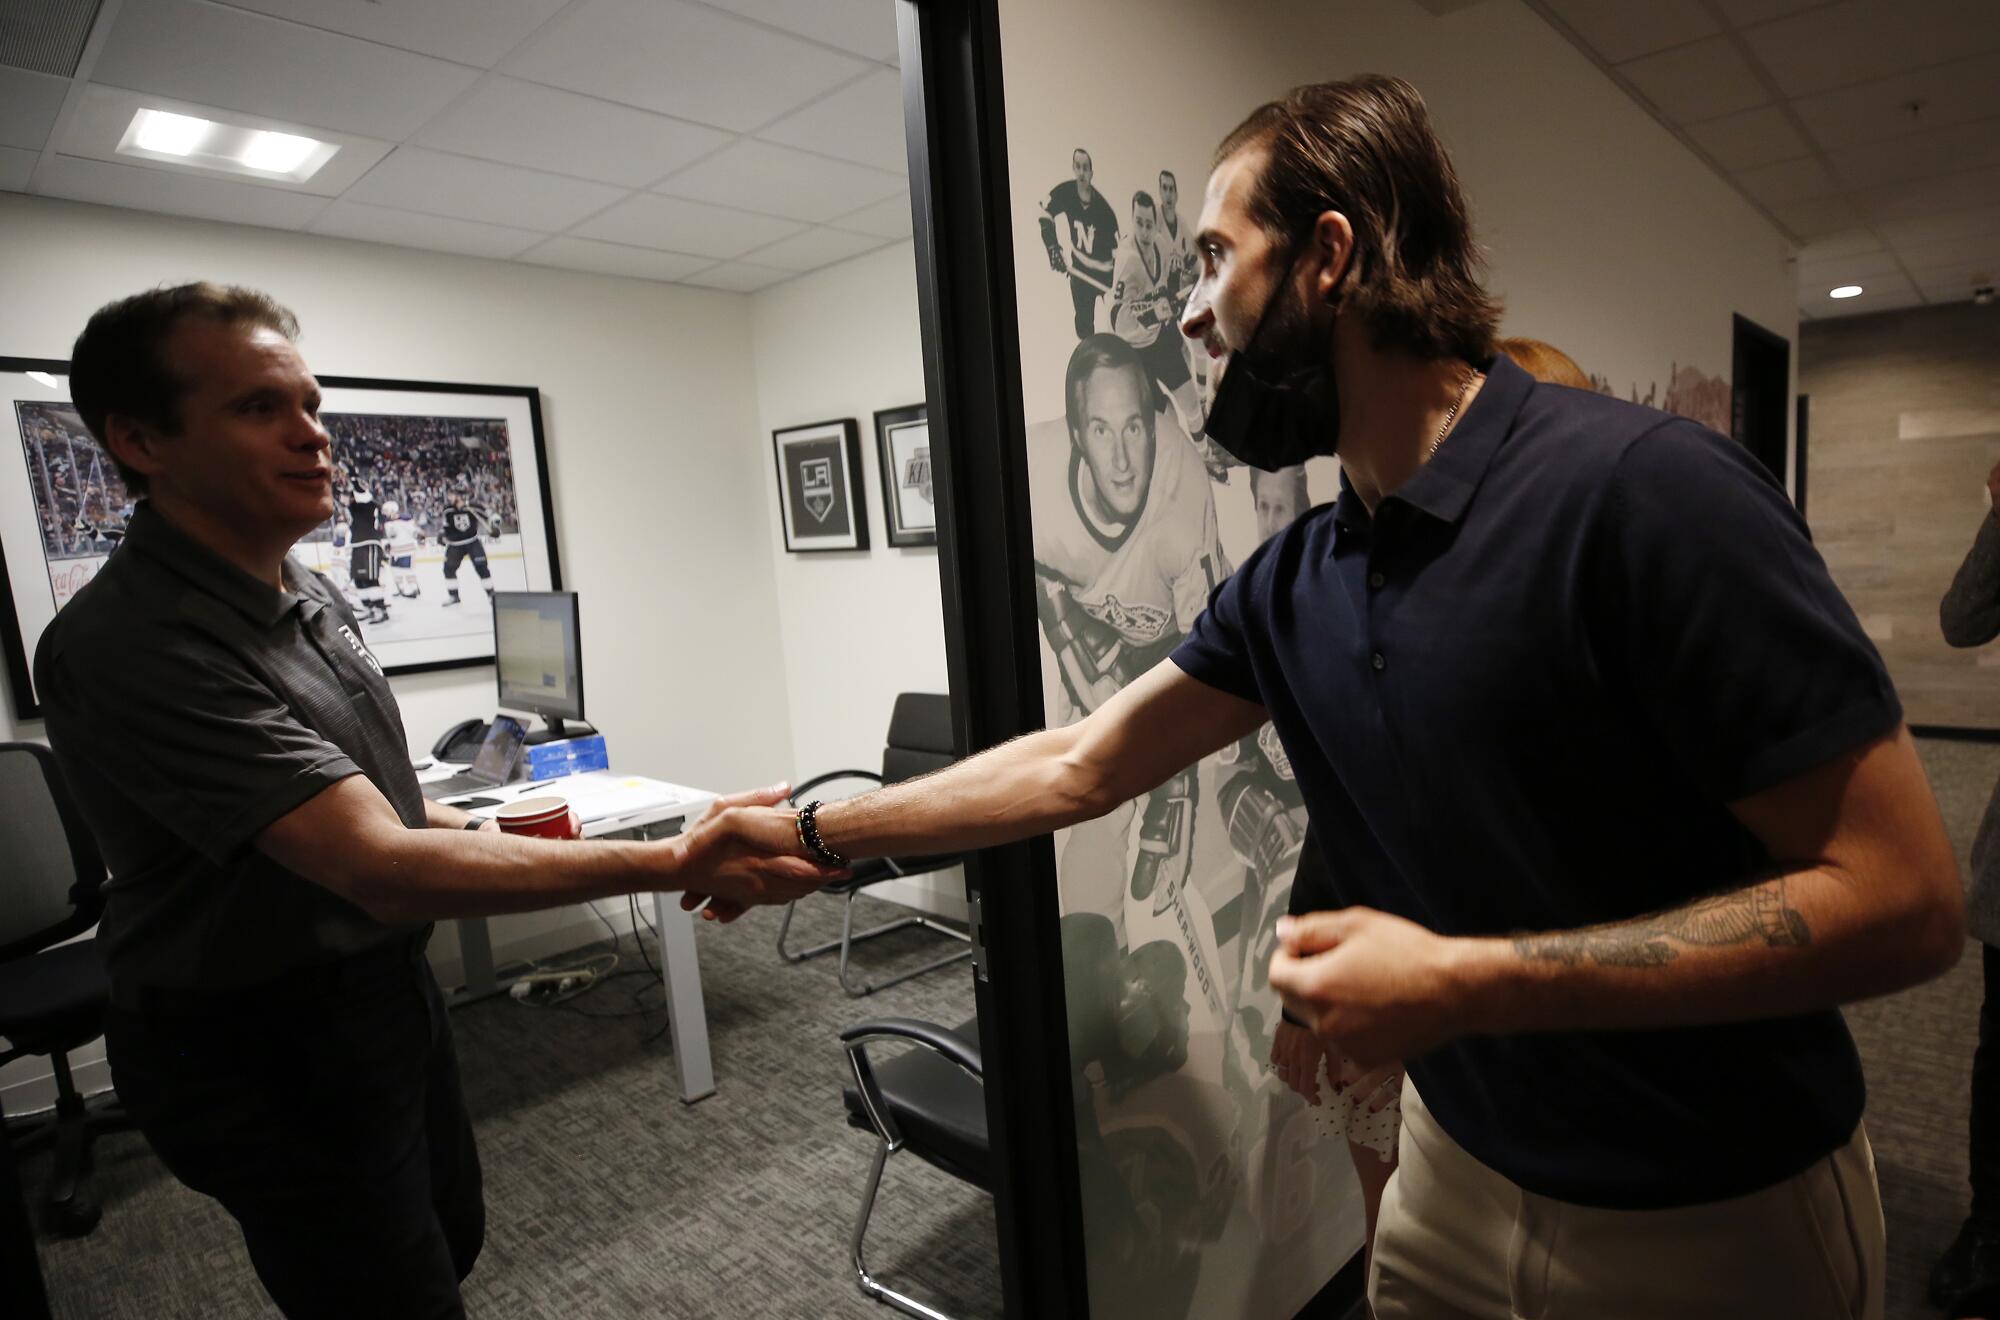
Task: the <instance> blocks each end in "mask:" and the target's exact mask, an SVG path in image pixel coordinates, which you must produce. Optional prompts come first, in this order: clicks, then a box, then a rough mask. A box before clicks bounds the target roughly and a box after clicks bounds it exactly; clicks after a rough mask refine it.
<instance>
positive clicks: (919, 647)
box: [750, 243, 965, 916]
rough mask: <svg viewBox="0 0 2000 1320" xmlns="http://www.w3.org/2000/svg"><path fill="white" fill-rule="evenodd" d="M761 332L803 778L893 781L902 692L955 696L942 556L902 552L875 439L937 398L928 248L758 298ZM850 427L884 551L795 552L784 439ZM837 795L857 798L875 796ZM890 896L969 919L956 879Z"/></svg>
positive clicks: (894, 251)
mask: <svg viewBox="0 0 2000 1320" xmlns="http://www.w3.org/2000/svg"><path fill="white" fill-rule="evenodd" d="M750 326H751V342H752V344H753V346H754V352H755V356H756V367H757V410H758V413H759V414H760V416H761V417H762V442H763V448H762V462H763V484H764V489H765V500H764V504H765V510H766V514H767V516H768V518H769V530H768V532H767V536H768V538H769V541H770V545H771V548H772V553H773V554H774V555H775V557H776V559H777V566H776V570H775V574H774V576H775V579H776V585H777V592H778V621H779V627H780V628H781V629H782V631H783V634H784V639H785V685H786V690H787V692H788V693H789V694H790V698H791V710H792V749H793V759H792V771H791V773H792V774H793V777H794V780H795V781H798V780H803V779H804V778H806V777H807V776H809V775H816V774H820V773H823V772H825V771H828V770H834V769H843V768H849V767H858V768H862V769H868V770H877V771H879V770H880V769H881V768H882V740H883V735H884V734H885V733H887V731H888V728H889V711H890V708H891V706H892V705H893V704H894V703H895V700H896V694H897V693H899V692H946V691H949V686H948V684H947V681H946V675H945V659H944V614H943V604H942V599H941V596H940V586H939V582H938V560H937V551H936V549H935V548H931V547H923V548H910V549H896V548H893V547H891V546H890V545H889V544H888V532H887V523H886V522H885V520H884V516H883V510H882V481H881V469H880V466H879V460H878V457H877V448H876V443H875V440H876V437H875V414H876V413H877V412H879V411H883V410H886V409H889V408H900V407H903V406H906V405H908V404H913V403H922V402H923V401H924V361H923V340H922V336H921V335H920V333H919V331H918V326H917V278H916V251H915V249H914V248H913V247H912V246H911V245H910V244H908V243H898V244H896V245H895V246H893V247H889V248H885V249H883V250H882V251H880V252H874V253H870V254H869V255H867V256H864V257H857V258H855V259H854V260H852V261H845V262H842V263H840V264H839V265H837V266H832V267H829V268H827V269H826V270H822V271H818V272H815V273H814V274H811V275H808V276H806V277H804V278H803V279H797V280H791V281H788V282H787V283H784V284H780V285H777V286H775V287H773V288H770V289H766V290H764V291H763V292H761V293H759V294H757V295H755V296H754V297H753V298H752V299H751V312H750ZM841 417H852V418H853V419H854V420H855V422H856V423H857V424H858V425H859V427H860V430H861V466H862V471H861V473H860V479H861V485H862V486H863V487H864V488H865V490H866V491H867V506H868V541H869V546H870V548H869V549H867V550H854V551H842V552H835V553H825V554H817V553H816V554H787V553H786V552H785V549H784V531H783V524H782V522H781V520H780V515H779V508H778V487H777V479H776V462H775V459H774V458H773V457H772V452H771V437H770V433H771V432H772V431H774V430H777V429H778V428H780V427H788V426H797V425H799V424H801V423H805V422H823V421H828V420H831V419H835V418H841ZM831 787H834V788H836V789H837V791H840V792H842V793H847V792H852V791H854V790H855V789H857V788H859V787H861V786H860V785H857V784H851V783H850V784H847V785H844V786H831ZM876 892H877V893H878V894H880V895H881V896H882V897H885V898H895V899H897V900H899V901H905V902H914V903H917V904H918V905H920V906H923V907H926V908H929V909H932V910H934V911H938V912H942V913H944V914H946V915H949V916H962V915H963V913H964V907H965V905H964V882H963V878H962V877H961V876H960V874H959V873H958V872H957V871H956V870H954V871H952V872H950V873H946V874H944V875H941V876H939V877H936V878H935V880H934V881H926V882H922V883H918V884H913V885H905V884H902V883H900V882H899V883H896V884H891V885H883V886H881V887H880V888H879V889H878V890H877V891H876Z"/></svg>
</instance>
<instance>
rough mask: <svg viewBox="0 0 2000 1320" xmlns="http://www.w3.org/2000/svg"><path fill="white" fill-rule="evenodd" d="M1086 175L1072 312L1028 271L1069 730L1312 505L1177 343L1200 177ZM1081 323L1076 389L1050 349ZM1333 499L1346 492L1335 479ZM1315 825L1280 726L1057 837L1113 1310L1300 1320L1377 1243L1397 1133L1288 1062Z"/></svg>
mask: <svg viewBox="0 0 2000 1320" xmlns="http://www.w3.org/2000/svg"><path fill="white" fill-rule="evenodd" d="M1194 159H1195V160H1199V159H1200V158H1199V157H1195V158H1194ZM1069 161H1070V167H1071V173H1072V177H1071V178H1070V179H1068V180H1065V181H1064V182H1062V183H1060V184H1058V185H1057V186H1056V187H1055V188H1054V189H1052V190H1051V191H1050V192H1049V193H1048V194H1047V196H1046V197H1045V198H1044V199H1043V200H1042V202H1041V203H1040V205H1039V206H1031V207H1027V208H1024V209H1023V212H1022V213H1021V214H1020V218H1019V221H1018V223H1020V224H1022V226H1023V228H1024V230H1025V234H1024V237H1029V238H1031V239H1032V240H1033V241H1036V242H1039V243H1040V245H1041V246H1042V248H1043V249H1044V251H1045V252H1046V254H1047V256H1048V264H1049V266H1050V268H1051V269H1052V270H1053V271H1056V272H1058V273H1060V274H1062V275H1063V276H1064V277H1065V280H1064V283H1065V284H1066V285H1067V288H1066V290H1064V291H1065V292H1066V293H1067V294H1068V295H1069V296H1068V297H1067V298H1065V299H1063V300H1062V301H1061V302H1058V301H1057V300H1056V299H1055V298H1054V297H1051V296H1049V295H1051V294H1053V293H1055V291H1056V288H1057V287H1059V286H1056V285H1055V283H1054V281H1052V280H1050V279H1049V278H1048V277H1047V276H1045V275H1041V274H1039V273H1036V272H1038V270H1039V266H1040V263H1039V262H1036V263H1034V264H1033V266H1030V265H1028V264H1026V263H1022V264H1019V265H1017V271H1018V272H1019V276H1018V283H1019V285H1020V286H1021V288H1022V290H1023V296H1022V298H1021V323H1022V340H1023V372H1024V375H1025V374H1026V373H1028V372H1031V371H1033V372H1037V373H1040V374H1039V375H1038V376H1037V377H1035V378H1034V379H1024V382H1023V383H1024V391H1023V393H1024V399H1025V400H1026V402H1027V404H1028V408H1029V412H1028V416H1029V418H1030V419H1031V420H1030V422H1029V425H1028V427H1027V432H1026V442H1027V463H1028V477H1029V492H1030V508H1031V512H1032V520H1033V529H1034V537H1033V542H1034V559H1035V574H1036V596H1035V598H1036V602H1037V606H1038V612H1039V617H1040V622H1041V635H1042V643H1043V646H1042V650H1043V673H1044V691H1045V693H1046V694H1047V697H1046V703H1047V708H1046V718H1047V720H1048V722H1049V723H1050V725H1052V726H1053V725H1058V724H1068V723H1072V722H1074V721H1076V720H1078V719H1081V718H1082V717H1083V716H1084V715H1086V714H1088V713H1089V712H1090V711H1092V710H1094V709H1096V708H1097V707H1098V706H1099V705H1100V704H1101V703H1102V702H1103V701H1104V700H1105V699H1106V698H1108V697H1109V696H1111V695H1112V694H1113V693H1115V692H1116V691H1118V689H1119V688H1121V687H1123V686H1124V685H1125V684H1126V683H1128V682H1130V681H1131V680H1132V679H1134V678H1136V677H1137V676H1138V675H1140V674H1142V673H1144V672H1145V671H1146V670H1147V669H1148V668H1149V667H1151V666H1152V665H1153V664H1155V663H1157V662H1158V661H1159V660H1160V659H1162V658H1164V657H1165V656H1166V655H1167V654H1169V653H1170V652H1171V651H1172V650H1173V648H1174V647H1175V645H1176V644H1177V643H1178V642H1180V640H1181V639H1182V637H1183V636H1184V635H1185V633H1186V631H1187V629H1188V627H1189V626H1190V625H1191V624H1192V623H1193V621H1194V619H1195V617H1196V616H1197V615H1198V614H1199V613H1200V612H1201V610H1202V608H1203V607H1204V606H1205V605H1206V603H1207V600H1208V596H1209V593H1210V592H1211V591H1212V590H1213V589H1214V588H1215V586H1216V584H1217V583H1219V582H1220V581H1222V579H1223V578H1224V577H1226V576H1227V575H1228V574H1229V573H1230V572H1231V570H1232V568H1233V566H1234V565H1235V564H1236V563H1238V562H1240V561H1241V560H1242V559H1243V558H1244V557H1245V556H1247V555H1248V554H1249V552H1250V551H1251V550H1252V549H1253V548H1255V546H1256V545H1257V543H1258V542H1259V541H1260V540H1262V539H1263V538H1264V537H1265V536H1268V535H1270V534H1272V533H1273V532H1275V531H1277V530H1279V529H1280V528H1282V527H1283V526H1285V525H1286V524H1287V523H1289V522H1290V521H1291V520H1292V519H1294V518H1296V517H1297V516H1298V515H1299V514H1301V513H1303V512H1304V511H1305V510H1306V509H1307V508H1308V507H1310V502H1311V501H1310V495H1309V492H1308V485H1307V476H1306V472H1305V470H1304V469H1303V468H1295V469H1290V470H1288V471H1286V472H1281V473H1261V472H1260V473H1254V474H1252V473H1250V472H1249V471H1248V470H1247V469H1243V468H1240V467H1236V466H1234V464H1233V463H1232V462H1229V461H1226V460H1223V459H1222V458H1221V457H1220V451H1211V447H1210V446H1209V445H1208V444H1207V443H1206V441H1205V438H1204V436H1203V434H1202V421H1203V418H1204V417H1205V415H1206V410H1207V405H1208V372H1207V366H1208V361H1207V354H1206V353H1205V352H1203V351H1201V350H1200V349H1199V348H1198V347H1196V346H1193V345H1191V344H1189V342H1188V341H1187V340H1186V339H1185V337H1184V336H1182V335H1181V333H1180V331H1179V327H1178V319H1179V314H1180V310H1181V307H1182V305H1183V304H1184V303H1185V301H1186V298H1187V295H1188V292H1189V291H1190V290H1191V289H1192V288H1193V285H1194V282H1195V278H1196V276H1197V274H1198V257H1197V254H1196V250H1195V246H1194V241H1193V240H1194V235H1193V232H1192V217H1191V216H1189V215H1188V214H1185V213H1183V212H1182V211H1181V208H1180V183H1179V180H1180V177H1181V170H1177V169H1175V168H1172V167H1171V166H1169V167H1166V168H1162V167H1161V165H1160V164H1159V162H1158V161H1157V160H1154V161H1146V160H1136V161H1123V160H1113V159H1112V158H1111V157H1110V155H1109V153H1108V152H1107V153H1106V155H1105V158H1104V160H1103V161H1102V167H1101V172H1100V163H1099V161H1098V160H1097V159H1096V158H1094V157H1093V156H1092V154H1091V152H1090V150H1089V149H1088V148H1087V147H1077V148H1076V149H1075V150H1073V151H1072V152H1071V153H1070V156H1069ZM1187 168H1188V167H1187V166H1185V165H1183V166H1182V169H1187ZM1188 177H1191V178H1203V177H1205V175H1203V174H1198V173H1189V174H1188ZM1114 182H1115V185H1116V188H1115V191H1114ZM1113 197H1117V198H1121V199H1123V205H1122V207H1120V208H1119V213H1114V211H1113V203H1112V201H1111V198H1113ZM1029 290H1032V291H1033V292H1032V295H1031V294H1030V293H1029V292H1028V291H1029ZM1063 325H1067V326H1068V327H1069V328H1070V329H1072V330H1074V331H1075V338H1074V339H1073V340H1070V339H1067V338H1066V339H1065V340H1064V342H1066V343H1069V344H1071V345H1072V346H1071V347H1070V348H1069V349H1068V351H1067V353H1066V355H1065V360H1064V361H1063V362H1062V363H1061V367H1060V374H1059V376H1058V374H1057V370H1056V367H1057V364H1056V362H1055V355H1054V353H1052V352H1047V351H1044V346H1047V347H1053V346H1052V345H1050V344H1049V338H1050V336H1051V335H1052V334H1056V333H1060V332H1059V331H1058V329H1057V327H1058V326H1063ZM1030 341H1033V347H1032V348H1031V347H1030ZM1038 358H1039V361H1037V359H1038ZM1058 380H1059V383H1060V394H1059V396H1056V394H1055V391H1054V389H1052V388H1051V387H1052V386H1054V385H1056V384H1057V382H1058ZM1055 397H1059V399H1060V403H1059V405H1058V410H1057V411H1055V412H1053V413H1052V412H1051V411H1049V410H1048V405H1049V403H1050V402H1053V401H1054V398H1055ZM1038 400H1039V401H1040V402H1038ZM1037 417H1040V418H1043V419H1045V420H1039V421H1037V420H1033V419H1035V418H1037ZM1325 466H1328V467H1329V468H1330V467H1331V464H1330V462H1329V463H1328V464H1326V465H1325ZM1316 480H1318V481H1320V482H1321V484H1322V489H1323V491H1324V497H1325V498H1331V496H1332V494H1333V490H1334V477H1333V474H1332V472H1331V471H1330V472H1329V473H1327V474H1325V475H1324V476H1318V477H1316ZM1305 827H1306V821H1305V812H1304V808H1303V805H1302V803H1301V799H1300V796H1299V793H1298V789H1297V787H1296V785H1295V783H1294V782H1293V780H1292V775H1291V766H1290V763H1289V762H1288V761H1287V759H1286V758H1285V755H1284V751H1283V748H1282V747H1280V746H1279V744H1278V742H1277V739H1276V738H1275V736H1272V734H1271V731H1270V729H1269V727H1268V726H1267V727H1266V728H1265V729H1264V730H1261V731H1260V732H1259V734H1257V735H1253V736H1251V737H1249V738H1246V739H1244V740H1243V742H1242V743H1241V744H1240V745H1238V746H1237V747H1234V748H1231V749H1228V750H1226V751H1225V752H1224V753H1222V754H1220V755H1218V756H1215V757H1211V758H1209V759H1208V760H1206V761H1203V762H1201V763H1200V764H1198V765H1194V766H1190V767H1188V768H1187V769H1186V770H1185V771H1183V772H1182V773H1181V774H1179V775H1177V776H1175V777H1174V778H1173V779H1171V780H1169V781H1168V782H1167V783H1166V784H1163V785H1162V786H1160V787H1159V788H1158V789H1155V790H1154V791H1153V792H1151V793H1149V794H1147V795H1146V796H1145V797H1144V798H1141V799H1140V800H1138V801H1135V802H1131V803H1128V804H1126V805H1125V806H1124V807H1123V808H1120V809H1119V810H1117V811H1114V812H1112V813H1111V814H1110V815H1108V816H1105V817H1103V818H1101V819H1099V820H1096V821H1091V822H1087V823H1085V824H1081V825H1078V826H1076V827H1074V828H1072V829H1070V830H1068V831H1066V832H1064V833H1063V834H1061V835H1059V836H1058V838H1057V872H1058V877H1059V884H1060V889H1061V909H1062V914H1063V915H1062V923H1061V934H1062V945H1063V964H1064V985H1065V994H1066V998H1067V1002H1068V1006H1069V1035H1070V1045H1071V1078H1072V1095H1073V1099H1074V1101H1075V1113H1076V1124H1077V1147H1078V1168H1079V1172H1080V1174H1081V1177H1082V1182H1083V1187H1082V1191H1083V1219H1084V1233H1085V1239H1086V1246H1087V1260H1088V1266H1089V1292H1090V1299H1091V1313H1092V1315H1093V1316H1097V1317H1126V1316H1130V1317H1135V1318H1136V1317H1144V1318H1145V1320H1178V1318H1179V1317H1191V1316H1203V1317H1208V1316H1245V1317H1248V1316H1269V1315H1290V1314H1293V1313H1294V1312H1296V1311H1297V1310H1298V1309H1299V1307H1300V1306H1301V1305H1302V1304H1303V1303H1304V1302H1305V1301H1306V1300H1309V1299H1310V1297H1311V1296H1312V1294H1313V1292H1315V1291H1316V1290H1317V1288H1318V1287H1319V1285H1320V1284H1321V1283H1322V1282H1324V1281H1325V1279H1326V1278H1328V1277H1329V1276H1330V1275H1331V1274H1332V1273H1333V1271H1334V1270H1335V1269H1337V1268H1338V1267H1339V1266H1340V1265H1341V1264H1342V1263H1343V1262H1344V1261H1345V1260H1346V1259H1347V1258H1348V1256H1349V1255H1350V1254H1351V1253H1352V1252H1353V1251H1354V1250H1355V1248H1356V1247H1357V1246H1358V1245H1359V1241H1360V1229H1361V1224H1362V1218H1363V1216H1362V1212H1361V1199H1360V1197H1359V1195H1358V1194H1357V1189H1356V1184H1355V1173H1356V1169H1357V1168H1361V1169H1364V1170H1366V1171H1368V1172H1371V1173H1372V1172H1373V1171H1374V1169H1375V1168H1376V1167H1378V1166H1379V1167H1381V1168H1384V1169H1386V1167H1387V1166H1386V1165H1381V1162H1380V1160H1379V1158H1378V1156H1377V1155H1376V1154H1375V1150H1374V1149H1371V1148H1370V1146H1371V1144H1372V1145H1373V1147H1374V1148H1375V1149H1380V1148H1382V1147H1384V1146H1385V1144H1386V1143H1385V1142H1384V1141H1383V1140H1382V1135H1383V1133H1384V1132H1386V1133H1389V1134H1391V1135H1393V1132H1394V1130H1395V1115H1394V1113H1393V1112H1387V1113H1384V1112H1379V1111H1377V1112H1370V1111H1368V1110H1367V1108H1366V1106H1365V1105H1363V1106H1360V1107H1359V1112H1357V1107H1356V1106H1355V1105H1354V1104H1353V1103H1352V1102H1351V1101H1349V1100H1348V1099H1347V1098H1346V1096H1345V1093H1344V1092H1342V1093H1336V1091H1335V1090H1334V1088H1333V1086H1332V1084H1331V1083H1332V1082H1333V1081H1335V1080H1338V1077H1337V1076H1328V1077H1327V1078H1326V1079H1325V1080H1326V1082H1327V1084H1326V1085H1325V1086H1324V1088H1323V1089H1322V1090H1321V1092H1320V1093H1319V1094H1318V1095H1316V1097H1315V1103H1310V1104H1309V1103H1308V1102H1307V1101H1306V1100H1305V1099H1304V1098H1302V1094H1301V1091H1300V1089H1299V1088H1298V1087H1296V1086H1293V1085H1288V1084H1287V1079H1286V1078H1285V1077H1283V1076H1281V1075H1280V1074H1279V1073H1278V1071H1277V1070H1276V1069H1274V1067H1273V1066H1272V1058H1273V1051H1274V1047H1275V1046H1277V1045H1278V1043H1279V1040H1280V1037H1281V1035H1282V1034H1283V1033H1284V1032H1285V1031H1287V1030H1289V1028H1287V1027H1286V1026H1284V1025H1283V1024H1281V1022H1280V1019H1279V1013H1278V1004H1277V998H1276V996H1275V994H1274V993H1273V992H1272V991H1271V989H1270V987H1269V985H1268V983H1267V980H1266V975H1267V968H1268V965H1269V962H1270V957H1271V953H1272V951H1273V949H1274V947H1275V939H1276V921H1277V918H1278V917H1279V916H1280V915H1282V914H1283V913H1284V912H1285V910H1286V906H1287V903H1288V902H1289V900H1290V897H1291V889H1292V882H1293V877H1294V874H1295V873H1296V871H1297V869H1298V866H1299V860H1300V852H1301V845H1302V843H1303V841H1304V839H1305V837H1306V828H1305ZM1337 1066H1338V1065H1334V1067H1335V1068H1336V1069H1337ZM1350 1140H1351V1141H1353V1142H1354V1146H1353V1148H1352V1149H1350V1145H1349V1142H1350ZM1364 1160H1365V1161H1366V1163H1362V1161H1364Z"/></svg>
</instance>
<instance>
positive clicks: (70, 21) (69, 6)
mask: <svg viewBox="0 0 2000 1320" xmlns="http://www.w3.org/2000/svg"><path fill="white" fill-rule="evenodd" d="M99 2H100V0H4V3H0V65H5V66H6V67H8V68H10V69H26V70H28V71H29V72H31V73H53V74H55V75H56V76H57V77H60V78H68V77H72V76H73V75H74V74H75V73H76V63H77V61H78V60H80V59H82V58H83V43H84V42H85V41H87V40H89V39H90V25H91V24H92V23H93V22H95V21H96V19H97V6H98V4H99Z"/></svg>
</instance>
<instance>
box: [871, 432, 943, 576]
mask: <svg viewBox="0 0 2000 1320" xmlns="http://www.w3.org/2000/svg"><path fill="white" fill-rule="evenodd" d="M875 447H876V450H877V451H878V454H879V456H880V458H881V460H882V520H883V521H884V522H886V523H887V524H888V525H889V544H890V545H936V544H937V498H936V495H935V493H934V490H933V487H932V484H931V424H930V420H929V414H928V413H927V412H926V411H925V406H924V405H923V404H921V403H916V404H911V405H910V406H909V407H907V408H889V409H886V410H884V411H882V412H878V413H876V414H875Z"/></svg>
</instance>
